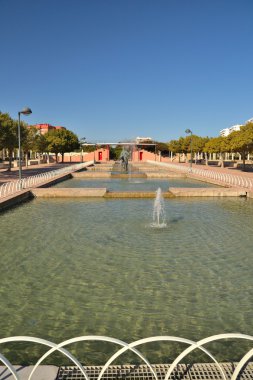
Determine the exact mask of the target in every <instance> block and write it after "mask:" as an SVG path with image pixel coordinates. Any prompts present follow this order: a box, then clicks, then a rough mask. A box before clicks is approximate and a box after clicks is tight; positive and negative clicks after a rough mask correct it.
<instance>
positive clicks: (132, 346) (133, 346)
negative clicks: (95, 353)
mask: <svg viewBox="0 0 253 380" xmlns="http://www.w3.org/2000/svg"><path fill="white" fill-rule="evenodd" d="M228 339H233V340H235V339H243V340H248V341H252V342H253V336H250V335H245V334H239V333H227V334H219V335H213V336H209V337H207V338H204V339H201V340H199V341H196V342H195V341H192V340H189V339H185V338H180V337H175V336H154V337H149V338H145V339H140V340H137V341H134V342H132V343H126V342H124V341H121V340H119V339H115V338H112V337H107V336H97V335H89V336H80V337H76V338H72V339H68V340H66V341H64V342H61V343H59V344H56V343H53V342H50V341H48V340H45V339H41V338H36V337H29V336H14V337H9V338H2V339H0V344H3V343H4V344H6V343H13V342H14V343H15V342H32V343H37V344H41V345H44V346H47V347H49V348H50V349H49V350H48V351H47V352H46V353H45V354H43V355H42V356H41V357H40V358H39V359H38V361H37V362H36V363H35V365H34V366H33V368H32V370H31V372H30V375H29V377H28V379H27V380H32V379H33V378H35V376H34V373H35V372H36V370H37V368H38V367H39V365H41V363H42V362H43V361H44V360H45V359H46V358H47V357H48V356H50V355H51V354H53V353H54V352H55V351H58V352H60V353H62V354H63V355H64V356H65V357H67V358H68V359H70V360H71V361H72V363H73V364H74V365H75V366H77V367H78V369H79V370H80V371H81V373H82V375H83V377H84V378H85V380H89V376H88V374H87V372H86V371H85V369H84V367H83V365H82V364H81V363H80V361H79V360H78V359H77V358H76V357H75V356H74V355H72V354H71V353H70V352H69V351H68V350H66V349H65V348H64V347H65V346H67V345H70V344H73V343H77V342H85V341H86V342H87V341H100V342H109V343H113V344H116V345H118V346H120V348H119V349H118V350H117V352H116V353H114V354H113V355H112V356H111V357H110V358H109V359H108V360H107V362H106V363H105V364H104V365H103V366H102V369H101V371H100V373H99V375H98V377H97V380H101V378H102V377H103V375H104V374H105V372H106V370H107V369H108V367H109V365H111V364H112V363H113V362H114V361H115V360H116V359H117V358H118V357H119V356H121V355H122V354H123V353H124V352H126V351H128V350H130V351H132V352H133V353H134V354H136V355H137V356H138V357H139V358H141V359H142V360H143V362H144V363H145V364H146V365H147V367H148V368H149V370H150V373H151V374H152V376H153V378H154V379H155V380H158V377H157V374H156V372H155V368H154V367H153V366H152V364H150V363H149V361H148V360H147V359H146V358H145V356H144V355H143V354H142V353H141V352H140V351H139V350H137V347H138V346H140V345H143V344H148V343H153V342H165V341H167V342H179V343H183V344H186V345H187V346H188V347H187V348H186V349H184V350H183V351H182V352H181V353H180V354H179V355H178V356H177V357H176V358H175V360H174V361H173V363H172V364H171V365H170V366H169V369H168V371H167V373H166V374H165V377H164V380H169V379H170V378H171V377H172V375H173V371H174V370H176V367H177V365H178V364H179V362H180V361H182V360H183V359H184V358H185V357H186V356H187V355H188V354H189V353H190V352H192V351H193V350H196V349H199V350H201V351H203V352H204V353H205V354H206V355H207V356H208V357H209V358H211V359H212V361H213V362H214V363H215V365H216V367H217V369H218V371H219V372H220V376H221V378H222V379H223V380H228V377H227V374H226V373H225V372H224V370H223V369H222V366H221V365H220V364H219V362H218V361H217V360H216V359H215V356H214V355H213V354H211V353H210V351H208V350H207V349H206V348H205V347H204V346H205V345H206V344H207V343H211V342H215V341H220V340H228ZM252 356H253V348H252V349H250V350H249V351H248V352H247V353H246V354H245V355H244V356H243V357H242V359H241V360H240V361H239V362H238V364H237V365H236V367H235V368H234V370H233V374H232V376H231V380H236V379H237V378H238V375H239V374H241V373H242V372H243V369H245V365H246V364H247V362H248V361H249V359H250V358H251V357H252ZM0 361H1V362H2V363H3V364H4V365H5V366H6V367H7V368H8V370H9V371H10V372H11V374H12V375H13V377H14V379H15V380H19V379H20V378H19V374H18V373H17V371H16V369H15V367H14V366H13V365H12V364H11V363H10V362H9V360H8V359H7V358H6V357H5V356H4V355H2V354H0Z"/></svg>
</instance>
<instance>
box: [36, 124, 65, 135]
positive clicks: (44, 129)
mask: <svg viewBox="0 0 253 380" xmlns="http://www.w3.org/2000/svg"><path fill="white" fill-rule="evenodd" d="M33 127H35V128H36V129H38V131H39V132H40V134H41V135H44V134H45V133H47V132H49V131H52V130H54V129H66V128H65V127H61V126H57V127H54V126H53V125H51V124H45V123H43V124H35V125H33Z"/></svg>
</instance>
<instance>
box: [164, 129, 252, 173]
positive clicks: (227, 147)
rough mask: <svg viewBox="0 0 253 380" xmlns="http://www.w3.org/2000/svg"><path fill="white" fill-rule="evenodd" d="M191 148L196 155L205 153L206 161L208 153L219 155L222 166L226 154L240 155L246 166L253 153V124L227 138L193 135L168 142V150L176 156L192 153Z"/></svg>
mask: <svg viewBox="0 0 253 380" xmlns="http://www.w3.org/2000/svg"><path fill="white" fill-rule="evenodd" d="M191 147H192V152H193V153H194V154H197V153H204V154H205V156H206V159H207V154H208V153H218V154H219V157H220V160H221V165H222V166H223V165H224V157H225V153H234V154H236V153H239V154H240V155H241V158H242V161H243V166H245V160H246V158H247V155H248V154H251V153H253V123H252V122H248V123H246V124H245V125H243V126H241V128H240V130H239V131H234V132H232V133H230V134H229V135H228V136H226V137H223V136H219V137H212V138H209V137H200V136H197V135H192V136H186V137H180V138H179V139H178V140H171V141H169V142H168V148H169V150H170V151H171V152H172V153H174V154H176V153H185V154H187V153H190V152H191Z"/></svg>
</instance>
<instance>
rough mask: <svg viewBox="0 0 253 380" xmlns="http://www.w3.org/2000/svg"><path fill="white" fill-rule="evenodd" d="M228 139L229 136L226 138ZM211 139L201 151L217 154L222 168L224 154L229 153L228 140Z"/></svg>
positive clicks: (224, 138)
mask: <svg viewBox="0 0 253 380" xmlns="http://www.w3.org/2000/svg"><path fill="white" fill-rule="evenodd" d="M228 137H229V136H228ZM228 137H222V136H219V137H213V138H211V139H210V140H209V141H208V142H207V143H206V144H205V146H204V148H203V151H204V152H206V153H219V154H220V161H221V166H222V167H223V166H224V156H223V155H224V153H225V152H229V151H230V138H228Z"/></svg>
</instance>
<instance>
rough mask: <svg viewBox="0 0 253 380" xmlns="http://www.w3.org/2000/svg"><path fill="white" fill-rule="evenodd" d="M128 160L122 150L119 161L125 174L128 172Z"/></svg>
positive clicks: (126, 154)
mask: <svg viewBox="0 0 253 380" xmlns="http://www.w3.org/2000/svg"><path fill="white" fill-rule="evenodd" d="M128 158H129V153H128V152H127V151H126V150H125V149H123V150H122V152H121V153H120V157H119V159H120V161H121V166H122V167H123V169H124V170H125V171H126V172H127V170H128Z"/></svg>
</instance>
